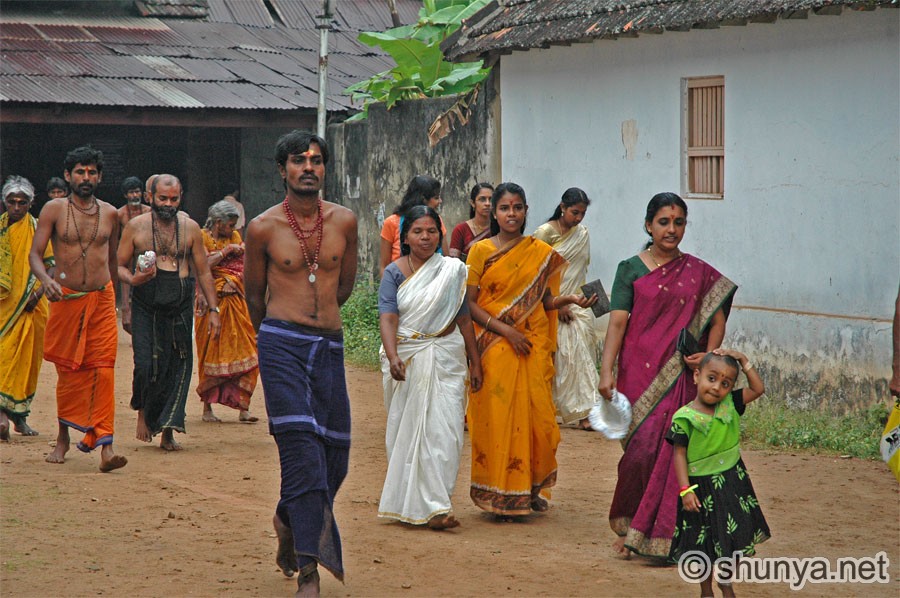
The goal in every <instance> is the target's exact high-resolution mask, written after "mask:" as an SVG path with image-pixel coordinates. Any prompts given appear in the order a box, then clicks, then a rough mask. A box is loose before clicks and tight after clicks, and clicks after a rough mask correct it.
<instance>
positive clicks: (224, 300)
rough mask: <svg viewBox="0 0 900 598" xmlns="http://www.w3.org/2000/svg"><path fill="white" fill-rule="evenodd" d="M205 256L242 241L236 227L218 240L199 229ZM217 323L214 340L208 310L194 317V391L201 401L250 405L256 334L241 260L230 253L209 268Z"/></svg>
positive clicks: (240, 406)
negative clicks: (245, 293)
mask: <svg viewBox="0 0 900 598" xmlns="http://www.w3.org/2000/svg"><path fill="white" fill-rule="evenodd" d="M202 232H203V245H204V246H205V247H206V252H207V254H209V253H212V252H213V251H218V250H220V249H222V247H224V246H225V245H227V244H229V243H233V244H235V245H239V244H240V243H241V235H240V233H238V232H237V231H234V233H232V235H231V238H229V239H227V240H225V241H224V242H223V241H219V242H217V241H216V240H215V239H213V237H212V235H210V234H209V231H207V230H203V231H202ZM212 275H213V279H214V282H215V285H216V294H217V295H218V300H219V320H220V321H221V323H222V328H221V332H220V333H219V338H218V339H213V338H211V337H210V335H209V310H207V309H205V308H204V309H203V310H199V311H198V312H197V314H196V316H197V317H196V318H195V319H194V337H195V339H196V341H197V362H198V367H197V371H198V374H199V377H200V382H199V384H198V385H197V394H199V395H200V399H201V400H202V401H203V402H204V403H210V404H211V403H219V404H221V405H225V406H227V407H231V408H232V409H243V410H246V409H249V408H250V397H251V396H252V395H253V391H254V389H256V382H257V380H258V378H259V361H258V359H257V354H256V340H255V339H256V333H255V332H254V331H253V323H252V322H251V321H250V311H249V310H248V309H247V301H246V299H245V298H244V258H243V256H240V255H231V256H229V257H227V258H226V259H224V260H222V261H221V262H220V263H219V264H218V265H216V266H215V267H213V268H212Z"/></svg>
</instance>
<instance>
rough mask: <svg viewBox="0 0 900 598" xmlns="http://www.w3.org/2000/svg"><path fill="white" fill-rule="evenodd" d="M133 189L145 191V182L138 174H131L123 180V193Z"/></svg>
mask: <svg viewBox="0 0 900 598" xmlns="http://www.w3.org/2000/svg"><path fill="white" fill-rule="evenodd" d="M132 189H137V190H138V191H141V192H143V191H144V184H143V183H141V179H139V178H137V177H136V176H130V177H128V178H127V179H125V180H124V181H122V195H125V194H126V193H128V192H129V191H131V190H132Z"/></svg>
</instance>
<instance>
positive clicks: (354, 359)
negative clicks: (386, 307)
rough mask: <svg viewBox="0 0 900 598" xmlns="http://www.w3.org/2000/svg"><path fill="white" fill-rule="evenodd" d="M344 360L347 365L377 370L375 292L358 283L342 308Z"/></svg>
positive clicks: (376, 295) (376, 300) (376, 307)
mask: <svg viewBox="0 0 900 598" xmlns="http://www.w3.org/2000/svg"><path fill="white" fill-rule="evenodd" d="M341 319H342V320H343V322H344V357H345V359H346V360H347V362H348V363H352V364H354V365H358V366H362V367H366V368H372V369H377V368H378V367H379V358H378V348H379V347H380V346H381V332H380V331H379V329H378V292H377V291H375V290H373V289H370V288H369V287H368V286H367V285H364V284H360V285H357V286H356V288H355V289H353V294H352V295H350V299H348V300H347V303H345V304H344V305H343V306H342V307H341Z"/></svg>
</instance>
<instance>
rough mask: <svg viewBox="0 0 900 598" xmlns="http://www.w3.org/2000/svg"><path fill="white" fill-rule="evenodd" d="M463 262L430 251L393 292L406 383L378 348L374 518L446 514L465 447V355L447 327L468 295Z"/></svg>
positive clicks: (418, 520) (420, 520)
mask: <svg viewBox="0 0 900 598" xmlns="http://www.w3.org/2000/svg"><path fill="white" fill-rule="evenodd" d="M466 277H467V270H466V265H465V264H464V263H463V262H461V261H459V260H458V259H455V258H451V257H443V256H441V255H438V254H435V255H434V256H432V257H431V259H429V260H428V261H427V262H425V264H423V265H422V267H421V268H419V269H418V270H417V271H416V272H415V273H414V274H413V275H412V276H410V277H409V278H407V279H406V280H405V281H404V282H403V283H402V284H401V285H400V287H399V289H398V291H397V306H398V309H399V312H400V323H399V327H398V330H397V353H398V355H399V357H400V359H402V360H403V362H404V363H405V364H406V380H405V381H403V382H398V381H396V380H394V379H393V378H392V377H391V374H390V364H389V362H388V360H387V357H386V356H385V353H384V347H383V346H382V348H381V371H382V377H383V385H384V405H385V408H386V409H387V427H386V432H385V445H386V448H387V458H388V468H387V475H386V477H385V480H384V489H383V490H382V493H381V503H380V504H379V506H378V516H379V517H388V518H392V519H399V520H400V521H405V522H407V523H412V524H424V523H427V522H428V520H429V519H431V518H432V517H435V516H436V515H442V514H446V513H449V512H450V509H451V506H450V496H451V495H452V494H453V488H454V486H455V485H456V475H457V473H458V471H459V458H460V453H461V452H462V447H463V425H464V417H465V409H466V375H467V372H468V370H467V367H466V353H465V345H464V343H463V338H462V335H461V334H460V332H459V330H458V329H455V330H454V331H453V332H451V333H449V334H447V335H445V336H439V335H440V334H441V333H442V332H444V331H445V330H446V329H447V328H448V327H449V326H450V325H452V324H453V322H454V320H455V319H456V316H457V313H458V312H459V309H460V306H462V302H463V301H464V300H465V293H466Z"/></svg>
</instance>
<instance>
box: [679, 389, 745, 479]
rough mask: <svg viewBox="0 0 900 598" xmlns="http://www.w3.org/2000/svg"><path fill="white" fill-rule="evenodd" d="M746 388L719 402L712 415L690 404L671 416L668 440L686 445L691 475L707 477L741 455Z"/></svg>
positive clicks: (734, 463)
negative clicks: (742, 417)
mask: <svg viewBox="0 0 900 598" xmlns="http://www.w3.org/2000/svg"><path fill="white" fill-rule="evenodd" d="M743 413H744V389H742V388H739V389H738V390H735V391H733V392H731V393H730V394H729V395H728V396H727V397H725V398H724V399H723V400H722V402H720V403H719V404H718V405H716V410H715V412H714V413H713V414H712V415H707V414H706V413H700V412H699V411H697V410H696V409H694V408H693V407H691V404H690V403H688V404H687V405H685V406H684V407H682V408H681V409H679V410H678V411H676V412H675V415H673V416H672V427H671V429H670V430H669V432H668V433H667V434H666V440H667V441H668V442H670V443H672V444H676V445H680V446H687V462H688V475H689V476H691V477H693V476H706V475H713V474H716V473H721V472H723V471H726V470H728V469H731V468H732V467H734V466H735V465H736V464H737V462H738V460H739V459H740V458H741V449H740V441H741V415H742V414H743Z"/></svg>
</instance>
